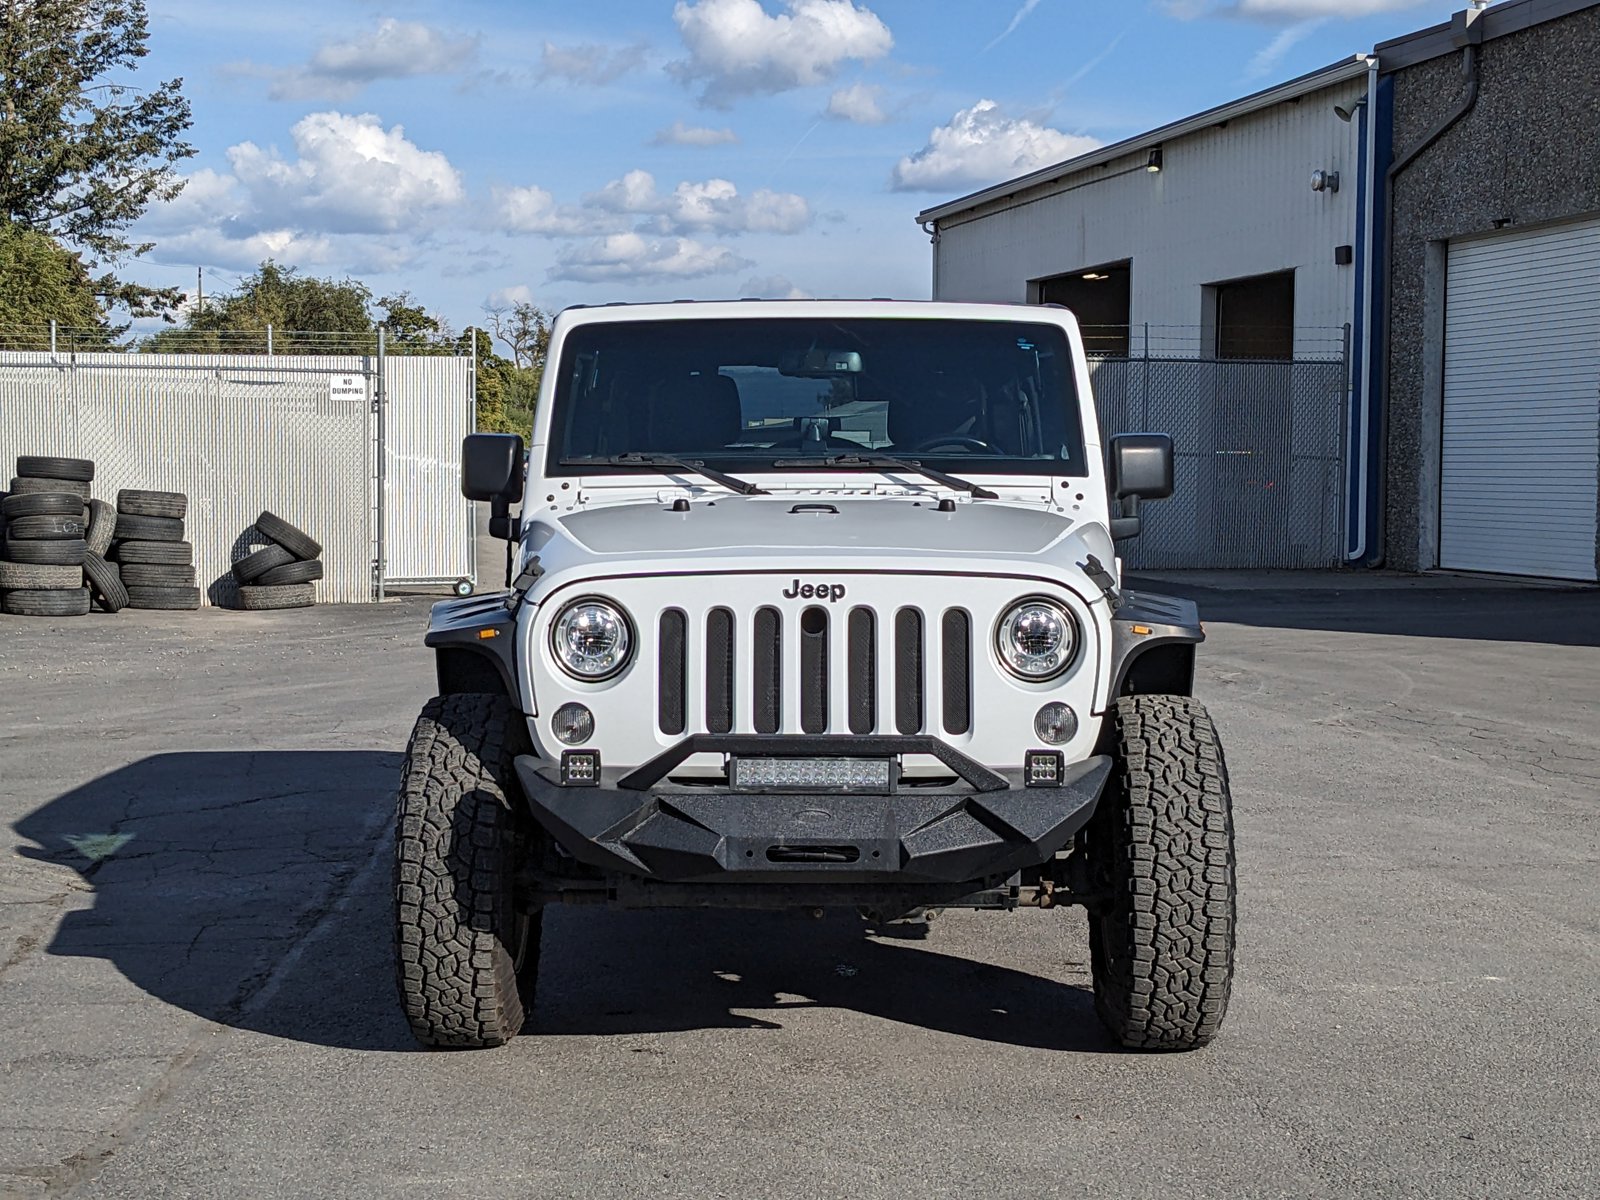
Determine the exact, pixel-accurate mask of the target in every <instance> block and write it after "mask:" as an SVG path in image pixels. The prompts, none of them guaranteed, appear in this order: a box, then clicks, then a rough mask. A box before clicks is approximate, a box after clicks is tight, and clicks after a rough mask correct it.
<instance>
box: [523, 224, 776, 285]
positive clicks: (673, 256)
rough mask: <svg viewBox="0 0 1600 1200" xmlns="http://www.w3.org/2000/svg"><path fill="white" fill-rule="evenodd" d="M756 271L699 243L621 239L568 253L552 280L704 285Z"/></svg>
mask: <svg viewBox="0 0 1600 1200" xmlns="http://www.w3.org/2000/svg"><path fill="white" fill-rule="evenodd" d="M750 265H751V264H750V262H749V260H748V259H744V258H740V257H739V256H738V255H737V254H735V253H734V252H733V251H731V250H729V249H727V248H726V247H724V246H707V245H704V244H703V243H701V242H697V241H695V240H694V239H693V238H661V239H651V238H647V237H645V236H644V235H642V234H638V233H619V234H613V235H612V236H610V237H604V238H597V239H595V240H594V241H592V242H584V243H580V244H577V245H573V246H569V247H567V248H566V249H565V250H563V251H562V252H561V253H560V254H559V255H558V256H557V258H556V264H555V266H554V267H552V268H551V269H550V278H551V279H569V280H573V281H576V282H579V283H618V282H627V281H642V280H651V279H698V278H701V277H703V276H706V275H725V274H728V273H730V272H733V271H742V270H745V269H746V268H748V267H749V266H750Z"/></svg>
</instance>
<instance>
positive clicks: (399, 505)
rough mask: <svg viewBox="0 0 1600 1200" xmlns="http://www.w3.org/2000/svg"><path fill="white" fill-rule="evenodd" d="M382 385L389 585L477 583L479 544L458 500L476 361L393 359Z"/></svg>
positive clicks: (468, 514)
mask: <svg viewBox="0 0 1600 1200" xmlns="http://www.w3.org/2000/svg"><path fill="white" fill-rule="evenodd" d="M384 377H385V378H384V387H385V392H386V394H387V397H388V409H387V412H386V413H385V420H384V427H385V441H386V444H387V447H388V453H387V469H386V472H385V480H384V547H385V552H384V560H385V565H386V568H387V569H386V572H385V578H386V579H387V580H388V581H389V582H390V583H402V582H408V583H416V582H429V581H434V580H455V579H460V578H472V577H474V576H475V575H476V558H477V554H476V547H477V539H476V538H475V537H474V536H473V534H474V530H473V524H472V506H471V505H470V504H468V503H466V502H465V501H464V500H462V498H461V441H462V439H463V438H465V437H466V436H467V434H469V433H471V432H472V431H473V428H474V425H475V417H476V412H475V409H474V399H473V379H472V360H471V359H467V358H433V357H422V358H388V359H386V360H385V362H384Z"/></svg>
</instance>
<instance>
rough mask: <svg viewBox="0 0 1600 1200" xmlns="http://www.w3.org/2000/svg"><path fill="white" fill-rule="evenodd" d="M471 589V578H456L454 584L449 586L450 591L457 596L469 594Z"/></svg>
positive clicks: (471, 591)
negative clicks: (451, 586)
mask: <svg viewBox="0 0 1600 1200" xmlns="http://www.w3.org/2000/svg"><path fill="white" fill-rule="evenodd" d="M473 590H474V589H473V586H472V580H470V579H458V580H456V582H455V586H454V587H453V588H451V591H453V592H455V594H456V595H458V596H470V595H472V593H473Z"/></svg>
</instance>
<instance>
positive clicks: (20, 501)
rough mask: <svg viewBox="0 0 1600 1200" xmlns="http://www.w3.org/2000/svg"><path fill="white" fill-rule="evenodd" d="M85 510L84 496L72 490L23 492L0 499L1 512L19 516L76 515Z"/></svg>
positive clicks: (14, 516)
mask: <svg viewBox="0 0 1600 1200" xmlns="http://www.w3.org/2000/svg"><path fill="white" fill-rule="evenodd" d="M82 512H83V497H82V496H79V495H76V494H74V493H72V492H23V493H22V494H21V495H18V496H7V497H6V498H5V499H4V500H0V514H3V515H4V516H7V517H10V518H12V519H15V518H17V517H76V516H78V515H79V514H80V513H82Z"/></svg>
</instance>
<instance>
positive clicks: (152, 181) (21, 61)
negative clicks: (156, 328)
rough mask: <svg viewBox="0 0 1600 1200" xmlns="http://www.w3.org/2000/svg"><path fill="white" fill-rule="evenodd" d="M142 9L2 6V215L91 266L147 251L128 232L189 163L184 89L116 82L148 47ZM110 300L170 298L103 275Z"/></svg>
mask: <svg viewBox="0 0 1600 1200" xmlns="http://www.w3.org/2000/svg"><path fill="white" fill-rule="evenodd" d="M148 36H149V29H148V21H147V19H146V16H145V6H144V0H0V217H5V218H7V219H9V220H11V221H15V222H17V223H19V224H21V225H25V226H27V227H29V228H31V229H36V230H39V231H40V232H42V233H47V234H49V235H50V236H51V237H54V238H56V239H57V240H58V241H61V242H63V243H65V244H66V245H68V246H70V247H74V248H78V249H80V250H82V251H83V252H84V253H85V254H86V255H87V256H88V259H89V265H90V266H92V267H102V266H104V265H106V264H108V263H113V264H114V263H117V262H120V261H122V260H123V259H125V258H126V257H128V256H130V255H132V256H137V255H140V254H143V253H144V252H145V251H147V250H149V249H150V248H151V246H152V245H153V243H139V244H135V243H133V242H131V241H129V239H128V237H127V233H128V230H129V228H130V227H131V226H132V225H133V223H134V222H135V221H137V220H138V219H139V217H140V216H141V215H143V213H144V211H145V210H146V209H147V208H148V207H149V206H150V205H151V204H152V203H155V202H158V201H164V200H170V199H172V198H173V197H174V196H176V195H177V194H178V193H179V192H180V191H181V190H182V189H183V184H184V180H183V179H182V178H181V177H180V176H179V175H178V173H177V172H176V171H175V170H174V169H173V165H174V164H175V163H177V162H179V161H181V160H183V159H185V158H188V157H190V156H191V155H192V154H193V153H194V149H193V147H191V146H190V145H189V144H188V143H187V142H185V141H184V140H183V134H184V131H185V130H187V129H188V128H189V126H190V124H191V119H190V112H189V102H188V101H187V100H185V99H184V97H183V95H182V86H183V80H181V79H170V80H167V81H166V82H165V83H158V84H156V85H155V86H154V87H153V88H149V89H141V88H137V87H134V86H133V85H132V84H130V83H128V82H127V81H126V79H125V78H124V76H125V73H126V72H130V71H132V70H134V69H135V68H136V66H137V63H138V60H139V59H141V58H143V57H144V56H145V55H146V54H147V53H149V51H148V49H147V48H146V46H145V42H146V39H147V38H148ZM95 287H96V289H97V290H98V291H99V292H100V293H101V294H102V295H103V296H106V297H107V298H109V299H111V300H113V301H115V302H117V303H121V304H125V305H127V306H129V307H130V308H132V309H134V310H135V311H146V310H156V309H162V308H168V307H171V306H172V305H174V304H175V303H176V302H177V298H178V293H177V291H176V289H152V288H146V287H142V286H140V285H137V284H131V283H127V282H124V281H121V280H118V279H117V278H116V277H115V276H114V275H111V274H107V275H105V276H103V277H102V278H100V279H98V280H96V281H95Z"/></svg>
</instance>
